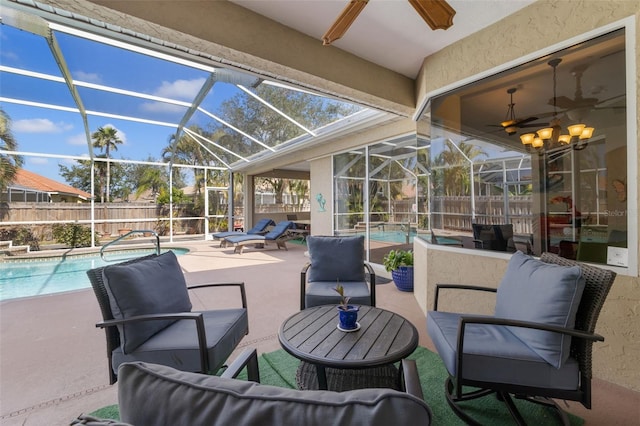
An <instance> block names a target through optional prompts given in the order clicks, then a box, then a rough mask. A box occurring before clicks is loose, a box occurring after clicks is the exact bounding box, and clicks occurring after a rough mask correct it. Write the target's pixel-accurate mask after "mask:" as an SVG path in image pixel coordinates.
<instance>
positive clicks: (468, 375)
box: [427, 252, 616, 425]
mask: <svg viewBox="0 0 640 426" xmlns="http://www.w3.org/2000/svg"><path fill="white" fill-rule="evenodd" d="M615 276H616V274H615V273H614V272H612V271H608V270H604V269H600V268H596V267H594V266H590V265H585V264H581V263H579V262H576V261H573V260H569V259H564V258H562V257H560V256H558V255H555V254H551V253H544V254H543V255H542V257H541V258H540V260H537V259H534V258H532V257H529V256H527V255H525V254H523V253H522V252H516V253H514V254H513V256H512V257H511V260H510V261H509V264H508V266H507V271H506V273H505V275H504V277H503V279H502V282H501V283H500V286H499V287H498V288H497V289H495V288H491V287H478V286H469V285H458V284H449V285H443V284H439V285H437V286H436V291H435V302H434V310H433V311H429V312H428V314H427V329H428V332H429V336H430V337H431V340H432V341H433V343H434V345H435V347H436V349H437V351H438V354H439V355H440V357H441V358H442V360H443V361H444V364H445V366H446V368H447V371H448V372H449V378H448V379H447V381H446V385H445V392H446V397H447V402H448V403H449V406H450V407H451V408H452V409H453V411H454V412H455V413H456V415H458V417H460V418H461V419H463V420H464V421H465V422H466V423H467V424H471V425H477V424H479V423H477V422H476V421H475V420H474V419H473V417H472V416H471V415H470V414H469V413H467V412H465V409H464V404H459V403H461V402H464V401H468V400H471V399H475V398H479V397H483V396H485V395H488V394H491V393H496V394H497V395H498V396H499V399H500V400H502V401H504V402H505V404H506V405H507V408H508V410H509V412H510V413H511V415H512V417H513V418H514V420H515V421H516V422H517V423H518V424H520V425H522V424H525V420H524V419H523V417H522V415H521V414H520V412H519V411H518V409H517V407H516V405H515V404H514V401H513V399H512V398H511V395H515V397H516V398H518V399H525V400H527V401H529V402H532V403H537V404H542V405H545V406H548V407H550V408H552V409H554V410H555V412H556V413H557V414H558V415H559V416H560V419H561V420H562V422H563V424H565V425H568V424H569V419H568V416H567V414H566V413H565V412H564V411H563V410H562V409H561V408H560V407H559V406H558V405H557V404H556V403H555V401H554V400H553V399H552V398H555V399H563V400H570V401H579V402H580V403H582V405H584V407H586V408H588V409H589V408H591V376H592V375H591V352H592V346H593V342H596V341H603V340H604V338H603V337H602V336H600V335H598V334H595V333H594V330H595V326H596V321H597V320H598V315H599V314H600V310H601V308H602V306H603V304H604V301H605V299H606V297H607V294H608V293H609V289H610V288H611V285H612V284H613V281H614V279H615ZM444 289H447V290H452V289H454V290H467V291H485V292H486V291H488V292H495V293H497V294H496V306H495V314H494V315H493V316H486V315H484V316H479V315H468V314H460V313H452V312H442V311H438V297H439V295H440V290H444ZM463 386H464V389H463ZM467 386H470V387H473V388H474V389H470V388H468V387H467Z"/></svg>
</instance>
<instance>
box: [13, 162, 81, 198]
mask: <svg viewBox="0 0 640 426" xmlns="http://www.w3.org/2000/svg"><path fill="white" fill-rule="evenodd" d="M10 186H11V187H12V188H21V189H31V190H35V191H40V192H48V193H53V194H67V195H75V196H77V197H78V198H81V199H84V200H89V199H91V194H89V193H88V192H84V191H82V190H80V189H76V188H74V187H72V186H69V185H67V184H64V183H60V182H56V181H55V180H53V179H49V178H46V177H44V176H41V175H39V174H36V173H33V172H30V171H27V170H25V169H18V171H17V172H16V174H15V176H14V177H13V182H12V184H11V185H10Z"/></svg>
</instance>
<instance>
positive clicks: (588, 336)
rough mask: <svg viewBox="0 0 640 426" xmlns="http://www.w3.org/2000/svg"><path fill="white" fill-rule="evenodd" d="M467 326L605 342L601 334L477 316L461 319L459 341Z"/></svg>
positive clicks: (537, 323)
mask: <svg viewBox="0 0 640 426" xmlns="http://www.w3.org/2000/svg"><path fill="white" fill-rule="evenodd" d="M467 324H492V325H505V326H509V327H523V328H533V329H536V330H542V331H550V332H553V333H560V334H566V335H569V336H571V337H577V338H580V339H585V340H591V341H593V342H603V341H604V337H602V336H601V335H599V334H596V333H588V332H586V331H582V330H576V329H575V328H566V327H558V326H556V325H549V324H542V323H539V322H531V321H519V320H513V319H509V318H495V317H477V316H462V317H460V322H459V324H458V339H460V334H461V333H464V328H465V326H466V325H467ZM463 338H464V337H463Z"/></svg>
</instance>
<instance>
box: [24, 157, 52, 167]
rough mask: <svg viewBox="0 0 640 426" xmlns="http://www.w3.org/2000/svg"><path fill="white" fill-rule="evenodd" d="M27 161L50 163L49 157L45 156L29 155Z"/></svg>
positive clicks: (30, 162) (39, 163) (35, 163)
mask: <svg viewBox="0 0 640 426" xmlns="http://www.w3.org/2000/svg"><path fill="white" fill-rule="evenodd" d="M27 161H28V162H29V164H33V165H42V164H49V159H48V158H44V157H29V159H28V160H27Z"/></svg>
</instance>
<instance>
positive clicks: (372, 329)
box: [278, 305, 418, 391]
mask: <svg viewBox="0 0 640 426" xmlns="http://www.w3.org/2000/svg"><path fill="white" fill-rule="evenodd" d="M358 323H359V324H360V328H359V329H358V330H356V331H352V332H344V331H341V330H339V329H338V327H337V325H338V310H337V308H336V305H324V306H315V307H312V308H309V309H305V310H303V311H300V312H298V313H296V314H295V315H293V316H291V317H289V318H288V319H287V320H285V321H284V323H282V325H281V326H280V330H279V331H278V339H279V340H280V344H281V345H282V347H283V348H284V350H285V351H287V352H288V353H290V354H291V355H293V356H294V357H296V358H298V359H300V360H301V363H300V366H299V367H298V371H297V376H296V380H297V382H298V387H299V388H301V389H330V390H336V391H343V390H349V389H357V388H370V387H391V388H395V389H398V388H399V382H400V377H399V371H398V369H397V368H396V367H395V366H394V365H393V364H394V363H396V362H398V361H401V360H402V359H403V358H406V357H407V356H409V355H410V354H411V353H412V352H413V351H414V350H415V349H416V348H417V347H418V331H417V330H416V328H415V327H414V326H413V324H411V323H410V322H409V321H408V320H406V319H405V318H403V317H402V316H400V315H398V314H396V313H393V312H390V311H387V310H384V309H380V308H375V307H371V306H360V312H359V313H358Z"/></svg>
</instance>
